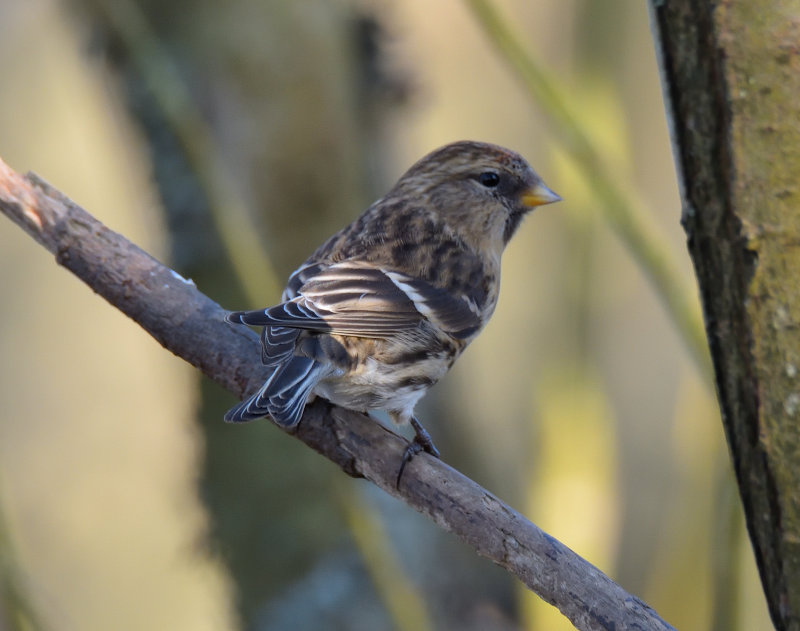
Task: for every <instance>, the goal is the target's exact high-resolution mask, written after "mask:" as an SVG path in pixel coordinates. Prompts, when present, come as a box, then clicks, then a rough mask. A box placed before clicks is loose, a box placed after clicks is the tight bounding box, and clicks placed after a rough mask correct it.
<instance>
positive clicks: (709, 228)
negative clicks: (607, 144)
mask: <svg viewBox="0 0 800 631" xmlns="http://www.w3.org/2000/svg"><path fill="white" fill-rule="evenodd" d="M651 8H652V17H653V29H654V34H655V36H656V40H657V48H658V49H659V51H658V52H659V54H660V62H661V71H662V78H663V83H664V92H665V94H666V96H667V102H668V108H669V112H668V116H669V117H670V124H671V128H672V132H673V142H674V145H675V147H674V151H675V155H676V162H677V166H678V171H679V176H680V180H681V186H682V198H683V224H684V227H685V229H686V233H687V236H688V244H689V251H690V254H691V256H692V260H693V262H694V266H695V271H696V273H697V280H698V283H699V287H700V293H701V297H702V301H703V309H704V312H705V320H706V329H707V335H708V340H709V344H710V347H711V354H712V358H713V361H714V368H715V372H716V381H717V391H718V397H719V401H720V406H721V408H722V415H723V420H724V424H725V432H726V435H727V439H728V444H729V446H730V452H731V456H732V458H733V464H734V468H735V471H736V477H737V481H738V484H739V489H740V493H741V496H742V500H743V503H744V509H745V514H746V519H747V526H748V530H749V533H750V538H751V540H752V543H753V548H754V550H755V555H756V561H757V563H758V567H759V571H760V573H761V580H762V582H763V585H764V590H765V592H766V595H767V600H768V604H769V609H770V614H771V616H772V619H773V622H774V623H775V626H776V627H777V628H778V629H781V630H782V629H798V628H800V493H798V490H799V489H800V432H798V415H800V383H798V378H799V376H800V291H798V289H797V282H798V278H799V277H800V248H798V246H799V245H800V212H798V211H800V184H799V183H800V114H798V109H797V98H798V94H800V3H799V2H797V0H784V1H781V0H767V1H766V2H758V3H753V2H732V1H726V2H712V1H710V0H701V1H698V0H670V1H669V2H656V1H652V4H651Z"/></svg>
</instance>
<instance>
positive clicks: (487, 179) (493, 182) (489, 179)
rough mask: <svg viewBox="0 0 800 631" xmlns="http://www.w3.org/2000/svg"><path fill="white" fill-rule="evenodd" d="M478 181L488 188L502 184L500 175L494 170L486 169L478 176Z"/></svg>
mask: <svg viewBox="0 0 800 631" xmlns="http://www.w3.org/2000/svg"><path fill="white" fill-rule="evenodd" d="M478 181H479V182H480V183H481V184H483V185H484V186H485V187H486V188H494V187H495V186H497V185H498V184H500V176H499V175H497V173H495V172H494V171H484V172H483V173H481V174H480V175H479V176H478Z"/></svg>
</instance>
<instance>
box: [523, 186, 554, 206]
mask: <svg viewBox="0 0 800 631" xmlns="http://www.w3.org/2000/svg"><path fill="white" fill-rule="evenodd" d="M520 199H521V201H522V203H523V204H524V205H525V206H530V207H531V208H534V207H535V206H544V205H545V204H552V203H553V202H560V201H561V196H560V195H556V194H555V193H554V192H553V191H551V190H550V189H549V188H547V187H546V186H545V185H544V184H542V183H541V182H539V183H538V184H537V185H536V186H534V187H533V188H529V189H528V190H526V191H524V192H523V193H522V196H521V197H520Z"/></svg>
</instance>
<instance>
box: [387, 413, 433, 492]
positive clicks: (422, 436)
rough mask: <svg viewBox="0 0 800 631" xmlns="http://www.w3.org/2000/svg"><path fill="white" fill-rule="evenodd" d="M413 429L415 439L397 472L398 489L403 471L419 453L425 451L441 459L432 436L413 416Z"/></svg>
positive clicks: (409, 445)
mask: <svg viewBox="0 0 800 631" xmlns="http://www.w3.org/2000/svg"><path fill="white" fill-rule="evenodd" d="M411 427H413V428H414V439H413V440H412V441H411V442H410V443H408V447H406V450H405V452H404V453H403V461H402V462H401V463H400V470H399V471H398V472H397V482H396V484H395V486H396V487H397V488H398V489H399V488H400V478H402V477H403V471H405V468H406V465H407V464H408V463H409V462H410V461H411V459H412V458H413V457H414V456H416V455H417V454H418V453H420V452H423V451H424V452H425V453H429V454H430V455H431V456H433V457H435V458H440V456H439V450H438V449H436V446H435V445H434V444H433V440H432V439H431V435H430V434H429V433H428V432H427V430H426V429H425V428H424V427H422V425H421V424H420V422H419V421H418V420H417V419H416V418H414V417H413V416H412V417H411Z"/></svg>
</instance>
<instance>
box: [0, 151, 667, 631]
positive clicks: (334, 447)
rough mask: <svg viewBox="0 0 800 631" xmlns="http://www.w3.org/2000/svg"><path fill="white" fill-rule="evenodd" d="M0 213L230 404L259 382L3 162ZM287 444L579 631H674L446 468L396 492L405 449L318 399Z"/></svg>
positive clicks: (411, 479)
mask: <svg viewBox="0 0 800 631" xmlns="http://www.w3.org/2000/svg"><path fill="white" fill-rule="evenodd" d="M0 211H2V212H3V213H4V214H5V215H7V216H8V217H9V218H11V219H12V221H14V222H15V223H17V224H18V225H19V226H20V227H22V228H23V229H24V230H25V231H26V232H27V233H28V234H29V235H30V236H32V237H33V238H34V239H35V240H36V241H38V242H39V243H40V244H41V245H43V246H44V247H45V248H46V249H47V250H49V251H50V252H51V253H53V254H54V255H55V257H56V261H57V262H58V263H59V264H60V265H62V266H64V267H66V268H67V269H69V270H70V271H71V272H73V273H74V274H75V275H76V276H78V277H79V278H81V279H82V280H83V281H84V282H85V283H86V284H87V285H89V286H90V287H91V288H92V289H93V290H94V291H95V292H97V293H98V294H100V295H101V296H103V297H104V298H105V299H106V300H107V301H108V302H109V303H111V304H112V305H113V306H115V307H117V308H118V309H120V310H121V311H122V312H124V313H125V314H127V315H128V316H129V317H131V318H132V319H133V320H135V321H136V322H138V323H139V324H140V325H141V326H142V327H143V328H144V329H145V330H146V331H147V332H148V333H150V334H151V335H152V336H153V337H154V338H155V339H157V340H158V341H159V343H161V344H162V345H163V346H164V347H165V348H167V349H169V350H170V351H172V352H173V353H175V354H176V355H178V356H179V357H181V358H183V359H185V360H186V361H188V362H189V363H191V364H192V365H193V366H196V367H197V368H199V369H200V370H201V371H202V372H203V373H204V374H205V375H207V376H208V377H210V378H211V379H213V380H214V381H215V382H217V383H218V384H220V385H221V386H223V387H224V388H226V389H228V390H230V391H231V392H233V393H234V394H236V395H237V396H242V395H243V394H244V393H245V392H247V391H249V390H252V389H253V388H255V387H256V386H257V385H259V384H260V383H261V382H262V381H263V379H264V371H263V369H262V368H261V365H260V356H259V349H258V338H257V336H256V334H255V333H253V332H252V331H250V330H248V329H245V328H244V327H232V326H230V325H228V324H226V323H225V322H223V315H224V313H225V311H224V310H223V309H222V308H221V307H220V306H219V305H217V304H216V303H215V302H213V301H212V300H211V299H209V298H208V297H206V296H205V295H203V294H202V293H200V292H199V291H198V290H197V288H196V287H195V286H194V284H193V283H192V282H191V281H188V280H185V279H183V278H182V277H181V276H180V275H178V274H177V273H175V272H174V271H172V270H171V269H169V268H168V267H166V266H164V265H162V264H161V263H159V262H158V261H156V260H155V259H154V258H153V257H151V256H150V255H148V254H147V253H146V252H144V251H142V250H141V249H139V248H138V247H136V246H135V245H134V244H132V243H130V242H129V241H128V240H126V239H125V238H124V237H123V236H121V235H119V234H117V233H115V232H113V231H112V230H110V229H108V228H107V227H106V226H104V225H103V224H102V223H100V222H99V221H97V220H96V219H95V218H94V217H92V216H91V215H89V214H88V213H87V212H86V211H84V210H83V209H82V208H80V207H79V206H77V205H76V204H74V203H73V202H72V201H70V200H69V199H67V198H66V197H65V196H64V195H62V194H61V193H60V192H58V191H57V190H55V189H53V188H52V187H50V186H49V185H48V184H47V183H45V182H43V181H42V180H40V179H39V178H38V177H36V176H35V175H32V174H29V175H27V176H24V177H23V176H21V175H19V174H17V173H15V172H14V171H13V170H11V169H10V168H9V167H8V166H6V165H5V164H4V163H3V162H2V161H1V160H0ZM293 434H294V435H295V436H296V437H297V438H299V439H300V440H302V441H303V442H304V443H306V444H307V445H308V446H310V447H312V448H313V449H315V450H316V451H318V452H319V453H321V454H322V455H324V456H325V457H326V458H328V459H330V460H331V461H333V462H335V463H336V464H337V465H339V466H340V467H341V468H342V470H344V471H345V472H346V473H347V474H349V475H351V476H354V477H364V478H366V479H368V480H370V481H371V482H373V483H374V484H376V485H377V486H379V487H381V488H382V489H383V490H384V491H386V492H387V493H389V494H390V495H393V496H395V497H398V498H401V499H402V500H403V501H405V502H406V503H407V504H408V505H409V506H411V507H412V508H414V509H415V510H417V511H419V512H420V513H422V514H424V515H426V516H428V517H429V518H431V519H432V520H433V521H434V522H436V523H437V524H438V525H439V526H441V527H442V528H444V529H445V530H447V531H450V532H453V533H455V534H456V535H458V536H459V537H460V538H461V539H462V540H464V541H465V542H466V543H467V544H469V545H470V546H471V547H473V548H474V549H475V551H476V552H478V554H480V555H482V556H484V557H486V558H488V559H490V560H491V561H493V562H495V563H497V564H498V565H500V566H502V567H504V568H506V569H507V570H508V571H509V572H511V573H512V574H514V575H515V576H517V577H518V578H519V579H520V580H521V581H522V582H523V583H524V584H525V585H527V586H528V587H529V588H530V589H531V590H533V591H534V592H535V593H537V594H538V595H539V596H541V597H542V598H543V599H544V600H546V601H547V602H549V603H551V604H553V605H555V606H556V607H558V609H559V610H560V611H561V612H562V613H563V614H564V615H565V616H566V617H567V618H569V619H570V621H571V622H572V623H573V624H574V625H575V626H576V627H577V628H578V629H581V630H585V631H589V630H601V629H602V630H609V629H614V630H616V631H625V630H631V631H633V630H643V629H647V630H664V631H666V630H669V629H673V627H672V626H670V625H669V624H667V623H666V622H665V621H663V620H662V619H661V618H659V617H658V615H657V614H656V613H655V611H653V610H652V609H651V608H650V607H649V606H648V605H646V604H645V603H644V602H642V601H641V600H640V599H638V598H637V597H635V596H633V595H631V594H628V593H627V592H625V591H624V590H623V589H622V588H621V587H620V586H619V585H617V584H616V583H614V582H613V581H612V580H611V579H610V578H608V577H607V576H606V575H605V574H603V573H602V572H601V571H600V570H598V569H597V568H596V567H594V566H593V565H591V564H590V563H588V562H587V561H585V560H584V559H582V558H581V557H579V556H578V555H576V554H575V553H574V552H572V551H571V550H570V549H569V548H567V547H566V546H564V545H563V544H561V543H560V542H559V541H557V540H556V539H554V538H553V537H551V536H550V535H548V534H547V533H545V532H543V531H542V530H540V529H539V528H538V527H536V526H535V525H534V524H532V523H531V522H529V521H528V520H526V519H525V518H524V517H523V516H522V515H520V514H519V513H517V512H516V511H515V510H513V509H512V508H511V507H509V506H507V505H506V504H504V503H503V502H502V501H500V500H499V499H498V498H497V497H495V496H494V495H492V494H491V493H489V492H488V491H487V490H485V489H484V488H482V487H481V486H479V485H478V484H476V483H475V482H473V481H472V480H470V479H468V478H466V477H465V476H463V475H462V474H460V473H459V472H458V471H456V470H454V469H452V468H451V467H449V466H448V465H447V464H445V463H444V462H442V461H440V460H437V459H435V458H432V457H430V456H428V455H427V454H421V455H419V456H417V457H416V458H414V460H413V461H412V462H411V463H410V464H409V466H408V467H407V468H406V471H405V473H404V474H403V482H402V485H401V488H400V489H399V490H398V489H396V488H395V478H396V475H397V469H398V465H399V463H400V461H401V458H402V454H403V452H404V450H405V447H406V444H407V443H406V441H405V440H404V439H402V438H401V437H399V436H397V435H396V434H394V433H392V432H391V431H389V430H388V429H386V428H385V427H383V426H382V425H380V424H379V423H376V422H375V421H374V420H372V419H370V418H369V417H368V416H365V415H363V414H359V413H356V412H352V411H349V410H345V409H343V408H339V407H336V406H332V405H331V404H329V403H328V402H326V401H324V400H322V399H318V400H317V401H316V402H315V403H314V404H313V405H310V406H308V408H307V409H306V411H305V414H304V416H303V419H302V421H301V423H300V424H299V426H298V427H297V430H296V431H295V432H293Z"/></svg>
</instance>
